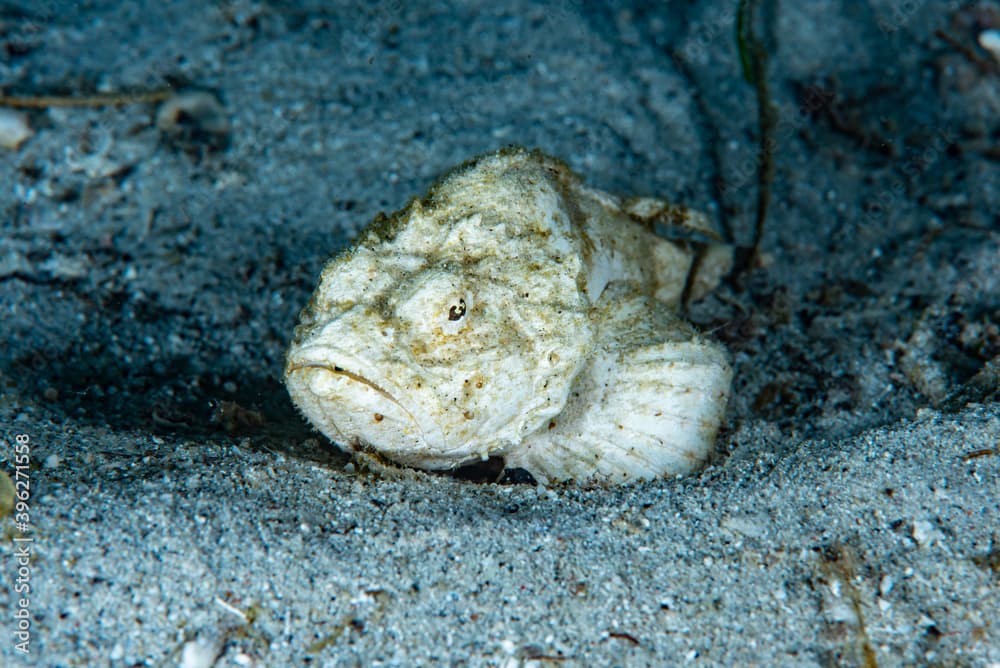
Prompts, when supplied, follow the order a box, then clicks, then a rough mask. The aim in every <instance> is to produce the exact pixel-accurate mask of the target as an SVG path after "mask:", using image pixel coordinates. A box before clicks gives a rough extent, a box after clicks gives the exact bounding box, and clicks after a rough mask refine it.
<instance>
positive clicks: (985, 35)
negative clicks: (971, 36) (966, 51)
mask: <svg viewBox="0 0 1000 668" xmlns="http://www.w3.org/2000/svg"><path fill="white" fill-rule="evenodd" d="M979 46H981V47H983V48H984V49H986V50H987V51H989V52H990V55H991V56H993V60H995V61H997V62H998V63H1000V30H996V29H991V30H984V31H983V32H981V33H979Z"/></svg>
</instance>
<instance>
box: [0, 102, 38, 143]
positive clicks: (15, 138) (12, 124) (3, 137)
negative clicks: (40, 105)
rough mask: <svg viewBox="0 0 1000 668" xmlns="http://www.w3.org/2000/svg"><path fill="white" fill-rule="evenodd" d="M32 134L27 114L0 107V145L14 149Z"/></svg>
mask: <svg viewBox="0 0 1000 668" xmlns="http://www.w3.org/2000/svg"><path fill="white" fill-rule="evenodd" d="M33 134H35V133H34V132H33V131H32V130H31V126H29V125H28V117H27V116H25V115H24V114H22V113H21V112H20V111H14V110H13V109H4V108H0V147H2V148H6V149H9V150H11V151H16V150H17V149H19V148H20V147H21V144H23V143H24V142H25V141H27V139H28V138H29V137H31V135H33Z"/></svg>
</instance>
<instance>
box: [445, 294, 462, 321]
mask: <svg viewBox="0 0 1000 668" xmlns="http://www.w3.org/2000/svg"><path fill="white" fill-rule="evenodd" d="M464 315H465V300H464V299H462V298H461V297H460V298H459V300H458V304H452V305H451V308H449V309H448V320H451V321H453V322H454V321H455V320H461V319H462V316H464Z"/></svg>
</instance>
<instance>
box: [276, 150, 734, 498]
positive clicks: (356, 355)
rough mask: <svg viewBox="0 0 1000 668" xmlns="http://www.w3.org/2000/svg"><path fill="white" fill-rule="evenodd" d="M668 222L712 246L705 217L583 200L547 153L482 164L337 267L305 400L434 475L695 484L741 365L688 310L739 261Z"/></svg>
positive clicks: (292, 384) (303, 322) (328, 424)
mask: <svg viewBox="0 0 1000 668" xmlns="http://www.w3.org/2000/svg"><path fill="white" fill-rule="evenodd" d="M653 222H661V223H668V224H671V225H673V226H674V227H676V228H683V229H685V230H688V231H689V232H692V233H693V234H695V235H698V236H701V237H708V238H711V237H712V236H713V235H714V230H713V229H712V227H711V224H710V223H709V222H708V221H707V219H705V218H704V216H701V215H700V214H697V213H695V212H691V211H689V210H687V209H683V208H681V207H677V206H673V205H669V204H667V203H665V202H663V201H661V200H655V199H650V198H644V199H632V200H620V199H618V198H616V197H614V196H612V195H609V194H607V193H604V192H601V191H598V190H594V189H591V188H588V187H587V186H585V185H584V184H583V183H582V181H581V180H580V179H579V177H577V176H576V175H575V174H573V173H572V172H571V171H570V170H569V168H568V167H567V166H566V165H565V164H564V163H562V162H560V161H559V160H556V159H554V158H551V157H548V156H546V155H544V154H542V153H539V152H537V151H527V150H524V149H521V148H516V147H512V148H508V149H503V150H501V151H498V152H496V153H491V154H487V155H483V156H481V157H479V158H476V159H474V160H472V161H469V162H467V163H465V164H463V165H461V166H459V167H457V168H456V169H454V170H452V171H451V172H449V173H448V174H446V175H445V176H443V177H442V178H441V179H440V180H439V181H438V182H437V183H436V184H435V185H434V186H433V187H432V188H431V190H430V191H429V192H428V194H427V195H426V196H425V197H423V198H419V199H417V198H415V199H413V200H411V201H410V202H409V203H408V204H407V206H406V207H404V208H403V209H402V210H400V211H398V212H396V213H395V214H393V215H392V216H389V217H386V216H379V217H378V218H376V220H375V221H373V223H372V224H371V225H370V226H369V227H368V228H367V229H366V230H365V231H364V232H363V233H362V234H361V236H360V237H359V239H358V241H357V243H356V244H355V245H354V246H353V247H352V248H350V249H348V250H347V251H345V252H343V253H341V254H339V255H337V256H335V257H334V258H333V259H331V260H330V261H329V262H328V263H327V265H326V267H325V268H324V270H323V273H322V275H321V277H320V284H319V287H318V288H317V289H316V292H315V293H314V294H313V296H312V299H311V300H310V302H309V304H308V305H307V306H306V308H305V309H304V310H303V312H302V315H301V318H300V323H299V325H298V326H297V327H296V329H295V335H294V338H293V341H292V344H291V346H290V348H289V350H288V355H287V364H286V369H285V382H286V385H287V387H288V391H289V393H290V394H291V397H292V400H293V401H294V402H295V404H296V405H297V406H298V407H299V409H300V410H301V411H302V413H303V414H304V415H305V417H306V418H307V419H308V420H309V421H310V422H311V423H312V424H313V425H314V426H315V427H316V428H317V429H319V430H320V431H321V432H323V433H324V434H325V435H326V436H328V437H329V438H330V439H332V440H333V441H334V442H336V443H338V444H340V445H341V446H343V447H346V448H348V449H354V450H370V451H375V452H378V453H380V454H381V455H383V456H385V457H387V458H389V459H391V460H393V461H396V462H398V463H400V464H405V465H410V466H415V467H420V468H427V469H447V468H454V467H456V466H460V465H462V464H466V463H469V462H472V461H475V460H478V459H485V458H487V457H491V456H502V457H504V458H505V459H506V462H507V464H508V466H518V467H521V468H525V469H527V470H528V471H529V472H531V473H532V474H533V475H534V476H535V477H536V478H538V479H539V480H541V481H543V482H548V481H560V480H576V481H592V482H593V481H607V482H625V481H628V480H634V479H645V478H651V477H655V476H659V475H664V474H678V473H687V472H689V471H692V470H694V469H695V468H697V466H698V465H700V464H701V463H702V462H703V461H704V460H705V459H706V458H707V457H708V456H709V454H710V453H711V450H712V445H713V443H714V440H715V433H716V431H717V429H718V426H719V423H720V422H721V420H722V417H723V414H724V412H725V406H726V402H727V400H728V394H729V385H730V381H731V376H732V372H731V370H730V367H729V364H728V362H727V359H726V355H725V352H724V351H723V349H722V348H721V347H720V346H719V345H718V344H716V343H713V342H711V341H709V340H707V339H704V338H702V337H700V336H698V334H697V333H696V332H695V331H694V329H693V328H692V327H691V326H690V325H688V324H687V323H685V322H683V321H681V320H680V319H679V318H678V317H677V316H676V314H675V311H676V309H677V306H678V305H679V303H680V301H681V299H682V296H683V295H684V294H685V291H687V293H688V295H691V296H699V295H700V294H701V293H703V292H705V291H707V290H708V289H711V288H712V287H714V285H715V283H716V282H717V281H718V278H719V276H721V275H722V274H723V273H724V271H725V270H726V269H727V268H728V263H729V259H730V254H729V249H728V247H725V246H723V245H721V244H704V243H702V244H697V245H695V244H688V243H686V242H683V241H668V240H666V239H663V238H661V237H658V236H656V235H655V234H653V233H652V232H651V229H652V224H651V223H653ZM695 247H697V248H700V249H701V250H702V257H701V261H700V262H699V263H698V264H697V267H698V273H696V274H695V275H694V276H691V273H692V267H693V266H694V264H693V261H694V257H695V251H694V248H695ZM706 250H707V252H705V251H706Z"/></svg>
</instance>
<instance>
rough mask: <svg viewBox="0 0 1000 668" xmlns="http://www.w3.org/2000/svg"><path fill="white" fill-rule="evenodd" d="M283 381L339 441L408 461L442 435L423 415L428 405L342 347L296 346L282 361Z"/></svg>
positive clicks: (308, 415) (427, 413) (308, 414)
mask: <svg viewBox="0 0 1000 668" xmlns="http://www.w3.org/2000/svg"><path fill="white" fill-rule="evenodd" d="M285 383H286V385H287V387H288V390H289V393H290V394H291V396H292V400H293V401H294V402H295V404H296V405H297V406H298V407H299V409H300V410H301V411H302V413H303V414H304V415H305V416H306V418H307V419H308V420H309V421H310V422H312V423H313V425H314V426H316V427H317V428H318V429H319V430H320V431H321V432H323V433H324V434H325V435H326V436H327V437H329V438H330V439H331V440H334V441H336V442H338V443H340V444H342V445H345V446H348V447H351V448H363V447H366V446H371V447H374V448H375V449H376V450H379V451H382V452H383V453H384V454H386V455H388V456H390V457H391V458H393V459H396V460H399V461H402V462H403V463H407V460H410V459H414V458H417V456H418V455H420V454H421V453H427V452H428V451H429V450H432V449H433V448H432V445H431V444H433V443H435V442H437V443H441V442H442V441H443V437H442V435H441V434H439V433H437V432H438V431H439V430H438V429H435V428H434V427H433V426H432V425H433V423H432V422H431V421H430V420H429V419H426V418H429V416H430V415H431V414H432V412H431V411H428V410H421V407H420V406H418V405H414V404H412V403H408V402H405V401H403V400H402V399H401V398H400V397H401V396H402V395H403V394H404V389H403V388H401V387H399V386H398V385H396V384H395V383H393V382H392V381H390V380H389V379H388V378H386V377H385V376H384V375H383V374H380V373H378V372H376V370H375V369H373V368H372V367H371V365H369V364H367V363H365V362H364V361H363V360H361V359H359V358H356V357H354V356H353V355H350V354H349V353H346V352H345V351H342V350H335V349H331V348H328V347H325V346H323V347H315V348H314V347H310V348H309V349H306V350H299V351H296V353H295V354H294V355H290V356H289V359H288V362H287V364H286V366H285Z"/></svg>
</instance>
